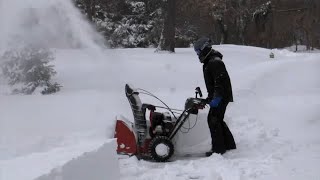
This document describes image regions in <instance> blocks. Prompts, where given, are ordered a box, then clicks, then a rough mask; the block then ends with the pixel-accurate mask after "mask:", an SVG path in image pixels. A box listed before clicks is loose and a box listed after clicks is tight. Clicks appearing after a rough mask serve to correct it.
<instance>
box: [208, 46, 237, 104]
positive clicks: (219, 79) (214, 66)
mask: <svg viewBox="0 0 320 180" xmlns="http://www.w3.org/2000/svg"><path fill="white" fill-rule="evenodd" d="M222 57H223V56H222V54H221V53H220V52H218V51H215V50H212V51H211V52H210V54H209V55H208V57H207V58H206V59H205V61H204V64H203V75H204V80H205V83H206V87H207V91H208V98H207V101H208V102H210V101H211V100H212V99H213V98H215V97H218V96H220V97H222V99H223V101H224V102H233V95H232V86H231V81H230V77H229V74H228V72H227V69H226V67H225V64H224V62H223V61H222Z"/></svg>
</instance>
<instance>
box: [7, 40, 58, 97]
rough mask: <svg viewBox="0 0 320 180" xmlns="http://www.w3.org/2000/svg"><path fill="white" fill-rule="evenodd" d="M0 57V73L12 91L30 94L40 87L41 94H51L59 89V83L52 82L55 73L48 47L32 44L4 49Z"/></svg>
mask: <svg viewBox="0 0 320 180" xmlns="http://www.w3.org/2000/svg"><path fill="white" fill-rule="evenodd" d="M1 59H2V60H3V61H4V62H3V64H1V65H2V66H1V69H2V74H3V75H4V77H6V79H7V80H8V83H9V85H11V86H12V87H13V93H15V94H16V93H22V94H32V93H33V92H34V91H35V90H36V89H40V91H41V93H42V94H51V93H55V92H57V91H59V90H60V87H61V86H60V85H59V84H58V83H56V82H54V83H53V82H52V81H51V78H52V77H53V76H54V75H55V74H56V71H55V70H54V66H53V65H50V62H51V61H53V60H54V56H53V53H52V52H51V51H49V50H48V49H44V48H35V47H32V46H28V47H24V48H21V49H20V48H19V49H12V50H8V51H6V52H5V53H4V54H3V56H2V57H1Z"/></svg>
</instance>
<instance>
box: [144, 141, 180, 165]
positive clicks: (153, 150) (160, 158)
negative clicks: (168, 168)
mask: <svg viewBox="0 0 320 180" xmlns="http://www.w3.org/2000/svg"><path fill="white" fill-rule="evenodd" d="M159 144H165V145H166V146H167V147H168V148H169V154H168V155H167V156H160V155H158V154H157V152H156V147H157V146H158V145H159ZM173 152H174V146H173V144H172V142H171V140H170V139H169V138H168V137H166V136H156V137H154V138H153V139H152V140H151V141H150V144H149V153H150V156H151V158H152V159H153V160H155V161H156V162H166V161H168V160H169V159H170V158H171V156H172V155H173Z"/></svg>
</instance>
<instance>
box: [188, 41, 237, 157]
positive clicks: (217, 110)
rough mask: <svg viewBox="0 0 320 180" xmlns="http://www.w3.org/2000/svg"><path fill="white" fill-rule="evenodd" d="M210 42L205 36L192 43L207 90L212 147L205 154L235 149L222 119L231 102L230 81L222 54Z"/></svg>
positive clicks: (232, 139)
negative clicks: (201, 67)
mask: <svg viewBox="0 0 320 180" xmlns="http://www.w3.org/2000/svg"><path fill="white" fill-rule="evenodd" d="M211 44H212V41H211V40H210V39H209V38H206V37H203V38H200V39H199V40H197V41H196V42H195V43H194V50H195V52H196V53H197V55H198V57H199V60H200V62H201V63H202V64H203V75H204V80H205V84H206V87H207V91H208V97H207V99H206V102H207V103H208V104H209V105H210V110H209V113H208V126H209V129H210V134H211V140H212V148H211V150H210V151H209V152H206V156H211V155H212V154H213V153H219V154H223V153H225V152H226V151H227V150H231V149H236V144H235V142H234V138H233V135H232V133H231V131H230V130H229V128H228V126H227V124H226V123H225V122H224V120H223V119H224V114H225V111H226V108H227V106H228V104H229V102H233V95H232V86H231V81H230V77H229V74H228V72H227V70H226V67H225V64H224V62H223V61H222V58H223V55H222V54H221V53H220V52H218V51H216V50H214V49H212V46H211Z"/></svg>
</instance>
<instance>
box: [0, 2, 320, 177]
mask: <svg viewBox="0 0 320 180" xmlns="http://www.w3.org/2000/svg"><path fill="white" fill-rule="evenodd" d="M44 2H45V3H44ZM62 14H63V15H62ZM47 19H50V22H52V23H46V22H49V21H48V20H47ZM35 22H37V23H36V24H34V23H35ZM0 24H1V29H0V39H1V41H0V42H1V43H0V52H4V50H6V49H7V48H11V47H13V46H15V45H17V44H18V45H20V42H25V43H27V44H29V43H31V44H37V45H41V46H44V47H48V48H51V50H53V51H54V54H55V57H56V60H55V61H54V65H55V70H56V71H57V72H58V74H57V76H56V77H55V79H54V81H57V82H58V83H60V84H61V85H62V86H63V87H62V89H61V91H60V92H58V93H56V94H54V95H48V96H42V95H40V94H38V93H35V94H33V95H30V96H21V95H9V94H10V92H9V90H10V88H8V86H7V85H6V83H5V81H3V79H2V77H0V180H35V179H37V178H39V177H41V178H40V179H59V178H60V179H61V178H63V179H64V180H67V179H68V180H71V179H72V178H77V179H78V180H79V179H80V180H81V179H83V178H86V179H99V178H100V179H111V178H114V179H121V180H129V179H130V180H132V179H139V180H149V179H152V180H155V179H167V180H171V179H175V180H176V179H177V180H179V179H183V180H185V179H203V180H211V179H218V180H240V179H245V180H257V179H258V180H267V179H275V180H277V179H279V180H282V179H291V180H300V179H310V180H318V179H320V172H319V168H318V167H319V166H320V153H319V152H320V136H319V130H320V113H319V109H320V76H319V67H320V61H319V59H320V55H319V54H318V53H293V52H290V51H288V50H281V49H273V50H268V49H263V48H256V47H248V46H236V45H221V46H214V48H215V49H217V50H219V51H221V53H222V54H223V55H224V58H223V60H224V62H225V64H226V67H227V69H228V71H229V74H230V77H231V81H232V85H233V92H234V100H235V102H234V103H230V104H229V106H228V109H227V112H226V116H225V121H226V122H227V123H228V125H229V127H230V129H231V131H232V132H233V134H234V137H235V141H236V143H237V149H236V150H232V151H229V152H227V153H226V154H224V155H223V156H221V155H217V154H213V155H212V156H211V157H203V153H204V152H206V151H207V150H209V149H210V143H211V142H210V141H211V139H210V136H209V130H208V126H207V122H206V113H207V111H208V108H206V109H204V110H202V111H200V113H199V115H198V116H193V117H192V118H191V119H190V122H187V123H186V124H185V127H192V126H193V125H194V124H195V123H196V124H195V127H194V128H193V129H191V130H190V131H189V132H188V133H187V134H186V133H183V132H179V134H178V136H177V137H176V139H175V148H176V153H175V156H174V157H173V158H172V159H171V161H170V162H167V163H154V162H148V161H144V160H137V158H136V157H134V156H132V157H127V156H117V155H115V151H113V150H114V148H115V147H114V144H113V143H114V141H113V140H112V138H113V135H114V125H115V119H116V118H115V117H117V116H118V115H122V116H124V117H126V118H127V119H129V120H132V118H133V115H132V111H131V109H130V106H129V103H128V100H127V98H126V97H125V93H124V87H125V84H126V83H129V84H133V85H134V86H135V87H137V88H143V89H146V90H148V91H150V92H152V93H154V94H155V95H157V96H158V97H159V98H160V99H162V100H163V101H164V102H166V103H167V104H168V105H169V106H170V107H173V108H176V109H182V108H183V107H184V103H185V100H186V99H187V98H189V97H193V96H194V89H195V87H197V86H199V87H201V89H202V90H203V92H204V94H206V93H205V85H204V81H203V75H202V66H201V64H200V63H199V61H198V60H197V57H196V55H195V53H194V52H193V50H192V48H185V49H179V48H177V49H176V53H154V51H155V49H151V48H147V49H139V48H137V49H103V48H100V46H99V45H97V41H98V42H99V41H100V39H99V35H97V34H96V33H95V32H94V31H93V30H92V28H90V26H89V25H88V23H86V22H85V21H84V20H83V19H82V18H81V16H80V14H79V12H77V11H76V10H75V8H73V7H72V4H71V3H70V1H65V0H48V1H41V2H40V0H37V1H35V0H27V1H21V0H3V1H0ZM2 27H3V28H2ZM57 27H58V28H57ZM70 33H71V34H72V35H73V36H69V35H70ZM74 47H82V48H81V49H70V48H74ZM271 52H273V53H274V54H275V58H274V59H270V58H269V55H270V53H271ZM141 99H142V102H144V103H152V104H155V105H160V104H159V103H158V102H157V101H156V100H154V99H152V98H150V97H146V96H141ZM112 149H113V150H112ZM117 159H118V160H117ZM119 170H120V172H119ZM96 175H99V177H97V176H96ZM56 176H58V177H56ZM106 176H107V177H106ZM38 180H39V179H38Z"/></svg>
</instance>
